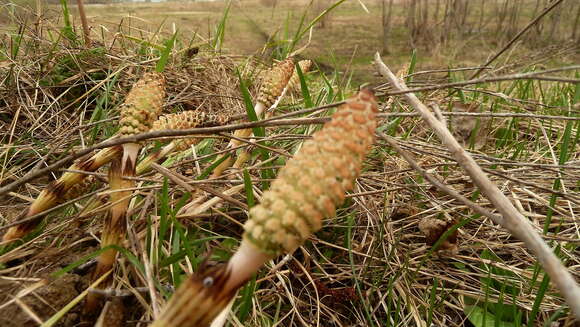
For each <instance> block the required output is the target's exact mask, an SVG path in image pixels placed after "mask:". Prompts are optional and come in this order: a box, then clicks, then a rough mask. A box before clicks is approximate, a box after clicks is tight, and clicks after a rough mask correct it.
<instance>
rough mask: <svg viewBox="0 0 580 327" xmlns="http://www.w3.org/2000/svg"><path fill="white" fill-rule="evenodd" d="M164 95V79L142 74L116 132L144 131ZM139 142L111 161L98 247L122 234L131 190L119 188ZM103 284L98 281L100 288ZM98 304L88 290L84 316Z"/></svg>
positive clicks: (109, 261) (110, 261)
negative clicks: (107, 200)
mask: <svg viewBox="0 0 580 327" xmlns="http://www.w3.org/2000/svg"><path fill="white" fill-rule="evenodd" d="M164 98H165V78H164V77H163V75H162V74H161V73H158V72H153V73H146V74H144V75H143V77H141V79H140V80H139V81H137V83H135V85H133V87H132V88H131V91H129V94H127V97H126V98H125V101H124V102H123V104H122V105H121V107H120V111H121V119H120V120H119V124H120V125H121V126H120V134H121V135H123V136H128V135H133V134H139V133H144V132H148V131H149V130H150V129H151V127H152V126H153V122H154V121H155V120H157V117H158V116H159V114H160V113H161V109H162V107H163V99H164ZM140 149H141V145H140V144H138V143H126V144H123V156H122V158H121V160H114V161H113V162H112V163H111V169H110V170H109V184H110V188H111V191H112V192H111V203H112V205H111V209H110V210H109V212H108V214H107V217H106V219H105V223H104V226H103V233H102V235H101V248H104V247H107V246H110V245H120V244H121V241H122V238H123V236H124V235H125V225H126V220H127V208H128V207H129V202H130V198H131V194H132V191H123V189H130V188H132V187H134V186H135V183H134V181H133V180H130V179H124V178H123V177H134V176H135V164H136V161H137V156H138V155H139V151H140ZM116 256H117V250H114V249H108V250H106V251H104V252H103V253H101V254H100V255H99V257H98V258H97V267H96V268H95V270H94V272H93V280H95V279H98V278H99V277H101V276H102V275H103V274H104V273H106V272H107V271H109V270H111V269H112V268H113V266H114V264H115V260H116ZM104 286H107V284H103V283H102V284H101V285H100V287H104ZM100 305H101V301H100V296H99V295H97V294H95V293H89V294H88V295H87V299H86V302H85V307H84V315H85V318H88V319H89V320H92V319H93V318H94V316H95V315H96V314H97V313H98V309H99V307H100Z"/></svg>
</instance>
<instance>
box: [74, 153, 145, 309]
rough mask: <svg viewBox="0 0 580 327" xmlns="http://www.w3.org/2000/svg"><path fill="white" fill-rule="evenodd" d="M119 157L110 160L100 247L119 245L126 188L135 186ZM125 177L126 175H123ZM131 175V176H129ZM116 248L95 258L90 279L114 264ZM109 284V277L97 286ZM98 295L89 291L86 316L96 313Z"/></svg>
mask: <svg viewBox="0 0 580 327" xmlns="http://www.w3.org/2000/svg"><path fill="white" fill-rule="evenodd" d="M121 167H122V163H121V159H120V158H117V159H115V160H113V162H111V169H110V170H109V185H110V188H111V191H112V192H111V195H110V200H111V203H112V205H111V209H110V210H109V212H108V213H107V215H106V217H105V222H104V226H103V233H102V235H101V248H105V247H107V246H109V245H120V244H121V243H122V239H123V237H124V235H125V226H126V222H127V207H128V206H129V202H130V199H131V194H132V193H133V191H131V190H128V189H131V188H133V187H134V186H135V182H134V181H133V180H131V179H124V178H123V177H124V176H123V175H124V172H123V171H122V168H121ZM125 177H127V175H125ZM131 177H132V176H131ZM116 256H117V250H115V249H108V250H106V251H104V252H102V253H101V254H100V255H99V257H98V258H97V266H96V267H95V270H94V271H93V276H92V280H97V279H98V278H100V277H101V276H102V275H103V274H105V273H106V272H107V271H109V270H111V269H112V268H113V266H114V264H115V260H116ZM109 284H110V278H109V280H108V281H105V282H103V283H101V284H100V285H99V288H104V287H107V286H108V285H109ZM100 302H101V301H100V295H98V294H96V293H89V294H88V295H87V300H86V303H85V308H84V312H85V315H86V316H89V317H92V316H95V315H96V314H98V308H99V307H100Z"/></svg>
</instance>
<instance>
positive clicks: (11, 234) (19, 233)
mask: <svg viewBox="0 0 580 327" xmlns="http://www.w3.org/2000/svg"><path fill="white" fill-rule="evenodd" d="M121 153H122V147H121V146H115V147H111V148H107V149H102V150H101V151H99V152H98V153H96V154H95V155H93V156H91V157H89V158H86V159H84V160H80V161H78V162H76V163H74V164H73V165H71V166H70V167H69V169H70V170H82V171H87V172H94V171H95V170H97V169H99V168H100V167H101V166H103V165H105V164H107V163H109V162H110V161H111V160H113V159H114V158H116V157H118V156H120V155H121ZM86 176H87V175H86V174H82V173H73V172H65V173H64V174H62V176H61V177H60V178H59V179H58V180H56V181H53V182H51V183H50V184H48V186H46V188H45V189H44V190H43V191H42V192H40V194H39V195H38V197H37V198H36V199H35V200H34V202H33V203H32V204H31V205H30V207H29V208H28V211H27V212H26V215H25V216H24V218H26V217H31V216H33V215H36V214H38V213H40V212H43V211H46V210H48V209H50V208H52V207H54V206H55V205H57V204H58V203H59V202H62V201H63V200H64V197H65V195H66V193H67V192H68V191H69V190H70V189H71V188H72V187H74V186H75V185H76V184H78V183H80V182H81V181H82V180H83V179H84V178H85V177H86ZM41 221H42V217H38V218H36V219H34V220H31V221H27V222H25V223H22V224H20V225H16V226H13V227H11V228H10V229H8V231H7V232H6V234H4V237H3V241H12V240H16V239H19V238H22V237H24V236H26V234H28V233H30V232H31V231H32V230H34V228H36V226H38V224H39V223H40V222H41Z"/></svg>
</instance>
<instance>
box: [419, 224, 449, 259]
mask: <svg viewBox="0 0 580 327" xmlns="http://www.w3.org/2000/svg"><path fill="white" fill-rule="evenodd" d="M456 223H457V221H455V220H451V221H444V220H440V219H436V218H423V219H422V220H421V221H420V222H419V230H420V231H421V232H422V233H423V234H425V238H426V240H425V243H427V245H429V246H433V245H434V244H435V243H436V242H437V240H439V238H440V237H441V235H443V233H445V232H446V231H447V230H449V228H451V227H452V226H453V225H455V224H456ZM437 251H438V252H439V251H445V252H450V253H452V254H453V253H457V251H458V246H457V230H455V231H454V232H453V233H452V234H451V235H449V237H448V238H447V239H446V240H445V241H443V243H442V244H441V246H440V247H439V248H438V249H437Z"/></svg>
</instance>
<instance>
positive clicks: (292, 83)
mask: <svg viewBox="0 0 580 327" xmlns="http://www.w3.org/2000/svg"><path fill="white" fill-rule="evenodd" d="M298 65H299V66H300V70H301V71H302V74H306V73H307V72H309V71H310V69H311V68H312V60H300V61H299V62H298ZM288 89H290V90H300V76H298V71H297V70H294V73H293V74H292V77H290V80H289V81H288Z"/></svg>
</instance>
